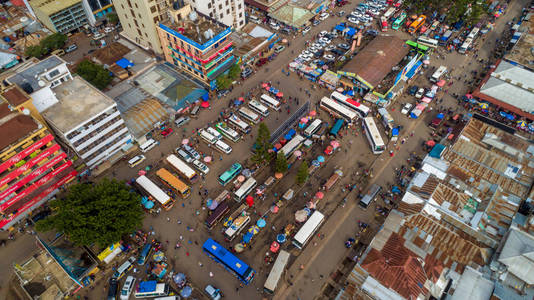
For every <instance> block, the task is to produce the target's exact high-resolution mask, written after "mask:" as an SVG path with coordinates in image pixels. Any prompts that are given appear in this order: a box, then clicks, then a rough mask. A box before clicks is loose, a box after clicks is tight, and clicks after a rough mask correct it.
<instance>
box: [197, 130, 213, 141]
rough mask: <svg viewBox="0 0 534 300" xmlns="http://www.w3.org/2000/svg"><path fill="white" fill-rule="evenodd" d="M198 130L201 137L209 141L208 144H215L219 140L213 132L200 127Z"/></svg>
mask: <svg viewBox="0 0 534 300" xmlns="http://www.w3.org/2000/svg"><path fill="white" fill-rule="evenodd" d="M198 132H199V134H200V137H201V138H203V139H204V140H205V141H206V142H208V144H211V145H213V144H215V142H217V138H215V137H214V136H213V135H212V134H210V133H209V132H207V131H206V130H204V129H200V130H199V131H198Z"/></svg>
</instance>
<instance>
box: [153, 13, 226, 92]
mask: <svg viewBox="0 0 534 300" xmlns="http://www.w3.org/2000/svg"><path fill="white" fill-rule="evenodd" d="M170 14H171V18H170V20H168V21H166V22H160V23H159V24H158V27H157V29H158V34H159V38H160V41H161V46H162V48H163V53H164V55H165V60H166V61H167V62H169V63H172V64H174V65H175V66H177V67H178V68H180V69H182V70H184V71H186V72H187V73H189V74H191V75H192V76H193V77H195V78H197V79H199V80H200V81H202V82H204V83H206V84H207V85H209V86H210V87H211V88H212V89H214V88H215V87H216V81H215V78H217V76H219V75H220V74H221V73H223V72H225V71H226V70H228V69H229V68H230V67H231V66H232V65H234V64H235V62H236V59H235V57H234V55H233V50H234V47H233V44H232V40H231V39H230V34H231V32H232V28H231V27H228V26H226V25H224V24H222V23H220V22H218V21H216V20H213V19H212V18H210V17H208V16H205V15H203V14H200V13H197V12H195V11H193V10H192V9H191V7H190V5H185V6H184V7H181V8H179V9H176V10H172V12H171V13H170Z"/></svg>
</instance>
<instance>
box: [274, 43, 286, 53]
mask: <svg viewBox="0 0 534 300" xmlns="http://www.w3.org/2000/svg"><path fill="white" fill-rule="evenodd" d="M285 48H286V47H285V46H282V45H278V46H276V47H275V48H274V52H276V53H280V52H282V51H284V49H285Z"/></svg>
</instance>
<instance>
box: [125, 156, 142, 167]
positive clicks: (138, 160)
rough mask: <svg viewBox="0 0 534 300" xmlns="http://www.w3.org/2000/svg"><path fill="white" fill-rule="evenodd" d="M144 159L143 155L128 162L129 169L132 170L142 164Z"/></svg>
mask: <svg viewBox="0 0 534 300" xmlns="http://www.w3.org/2000/svg"><path fill="white" fill-rule="evenodd" d="M145 159H146V157H145V156H144V155H137V156H135V157H134V158H132V159H130V160H129V161H128V165H129V166H130V168H133V167H135V166H137V165H138V164H140V163H142V162H143V160H145Z"/></svg>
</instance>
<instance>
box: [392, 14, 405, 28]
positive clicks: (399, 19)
mask: <svg viewBox="0 0 534 300" xmlns="http://www.w3.org/2000/svg"><path fill="white" fill-rule="evenodd" d="M406 17H407V15H406V13H405V12H401V13H400V15H399V16H398V17H397V18H396V19H395V22H393V24H392V25H391V29H393V30H399V28H400V27H401V26H402V25H403V24H404V22H406Z"/></svg>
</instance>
